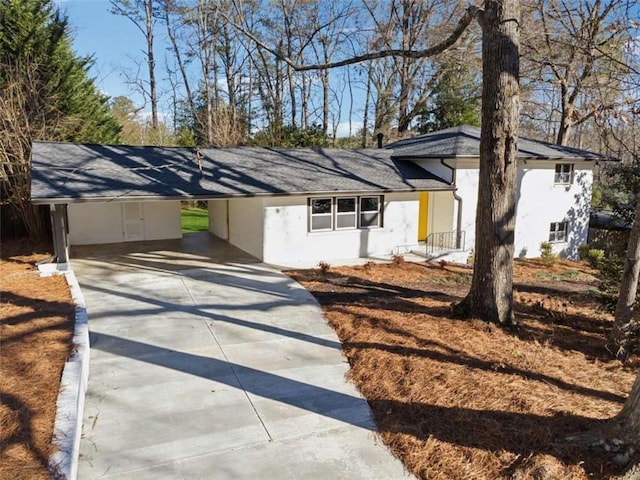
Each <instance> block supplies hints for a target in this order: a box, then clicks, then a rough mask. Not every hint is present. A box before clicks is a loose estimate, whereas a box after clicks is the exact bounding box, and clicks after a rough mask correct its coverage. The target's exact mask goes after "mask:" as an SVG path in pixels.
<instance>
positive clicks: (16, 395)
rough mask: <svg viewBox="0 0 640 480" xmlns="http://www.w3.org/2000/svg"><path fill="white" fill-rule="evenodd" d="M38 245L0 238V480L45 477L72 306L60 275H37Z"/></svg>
mask: <svg viewBox="0 0 640 480" xmlns="http://www.w3.org/2000/svg"><path fill="white" fill-rule="evenodd" d="M42 251H46V250H43V247H42V246H41V245H32V244H29V243H28V242H19V243H15V244H13V243H7V242H3V244H2V252H1V258H0V342H1V344H0V478H3V479H14V480H21V479H24V480H27V479H28V480H35V479H47V478H51V473H50V472H49V471H48V470H47V462H48V459H49V456H50V455H51V454H52V453H53V447H52V445H51V439H52V433H53V425H54V421H55V413H56V400H57V397H58V391H59V388H60V377H61V375H62V369H63V367H64V363H65V361H66V360H67V358H68V357H69V354H70V352H71V338H72V332H73V319H74V315H73V313H74V307H73V303H72V301H71V296H70V293H69V287H68V286H67V282H66V280H65V278H64V277H62V276H54V277H48V278H41V277H39V276H38V274H37V272H36V271H35V270H34V263H35V262H36V261H38V260H41V259H43V258H46V257H47V256H48V254H42V253H32V252H42Z"/></svg>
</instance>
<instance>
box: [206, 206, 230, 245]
mask: <svg viewBox="0 0 640 480" xmlns="http://www.w3.org/2000/svg"><path fill="white" fill-rule="evenodd" d="M228 201H229V200H209V202H208V210H209V231H210V232H211V233H213V234H214V235H215V236H217V237H220V238H223V239H225V240H227V238H228V235H229V232H228V231H227V202H228Z"/></svg>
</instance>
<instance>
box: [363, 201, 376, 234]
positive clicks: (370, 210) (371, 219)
mask: <svg viewBox="0 0 640 480" xmlns="http://www.w3.org/2000/svg"><path fill="white" fill-rule="evenodd" d="M379 226H380V197H360V228H376V227H379Z"/></svg>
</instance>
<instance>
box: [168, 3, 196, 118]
mask: <svg viewBox="0 0 640 480" xmlns="http://www.w3.org/2000/svg"><path fill="white" fill-rule="evenodd" d="M170 13H171V12H170V3H169V2H165V3H164V21H165V23H166V27H167V36H168V37H169V41H170V42H171V48H172V49H173V53H174V55H175V57H176V61H177V62H178V68H179V69H180V76H181V77H182V83H183V85H184V90H185V93H186V94H187V103H188V105H189V114H190V115H191V116H192V117H193V119H194V121H195V120H196V119H195V115H196V106H195V103H194V101H193V93H192V91H191V85H190V83H189V77H188V76H187V70H186V68H185V64H184V61H183V60H182V54H181V53H180V49H179V48H178V42H177V40H176V36H175V32H174V31H173V27H172V26H171V17H170ZM174 116H175V115H174Z"/></svg>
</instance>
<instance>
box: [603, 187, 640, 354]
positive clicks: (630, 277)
mask: <svg viewBox="0 0 640 480" xmlns="http://www.w3.org/2000/svg"><path fill="white" fill-rule="evenodd" d="M639 276H640V198H639V199H638V203H637V204H636V214H635V218H634V220H633V226H632V227H631V233H630V235H629V243H628V244H627V254H626V257H625V261H624V270H623V274H622V282H620V296H619V297H618V303H617V304H616V313H615V322H614V325H613V329H612V330H611V333H610V334H609V345H608V348H609V350H610V351H611V352H612V353H613V354H614V355H615V356H616V357H617V358H618V359H624V358H626V356H627V355H628V354H629V344H630V342H631V339H632V332H631V330H632V328H631V327H632V326H633V324H634V319H633V317H634V313H635V310H636V309H635V305H636V295H637V293H638V277H639Z"/></svg>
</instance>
